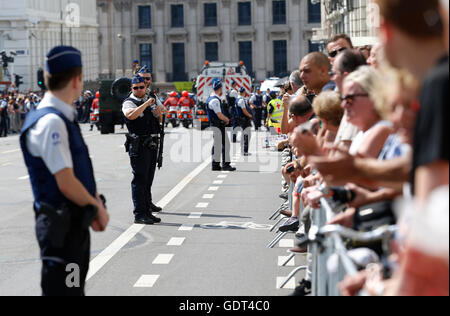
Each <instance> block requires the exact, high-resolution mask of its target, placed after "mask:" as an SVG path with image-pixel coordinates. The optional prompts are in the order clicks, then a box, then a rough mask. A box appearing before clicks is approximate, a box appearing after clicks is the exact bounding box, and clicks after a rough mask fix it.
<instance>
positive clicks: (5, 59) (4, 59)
mask: <svg viewBox="0 0 450 316" xmlns="http://www.w3.org/2000/svg"><path fill="white" fill-rule="evenodd" d="M12 54H13V53H12ZM14 55H15V53H14ZM0 56H1V57H2V63H3V67H4V68H6V67H8V64H9V63H13V62H14V58H13V57H10V56H8V55H6V51H4V50H2V51H1V52H0Z"/></svg>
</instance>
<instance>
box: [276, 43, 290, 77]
mask: <svg viewBox="0 0 450 316" xmlns="http://www.w3.org/2000/svg"><path fill="white" fill-rule="evenodd" d="M273 65H274V69H273V70H274V72H275V76H277V77H284V76H285V75H286V74H287V72H288V70H287V41H274V42H273Z"/></svg>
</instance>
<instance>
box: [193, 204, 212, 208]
mask: <svg viewBox="0 0 450 316" xmlns="http://www.w3.org/2000/svg"><path fill="white" fill-rule="evenodd" d="M208 205H209V203H198V204H197V206H196V207H195V208H207V207H208Z"/></svg>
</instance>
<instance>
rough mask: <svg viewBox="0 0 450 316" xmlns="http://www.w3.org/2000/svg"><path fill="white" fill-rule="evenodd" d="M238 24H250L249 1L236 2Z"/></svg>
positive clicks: (250, 6) (250, 11) (250, 8)
mask: <svg viewBox="0 0 450 316" xmlns="http://www.w3.org/2000/svg"><path fill="white" fill-rule="evenodd" d="M238 25H252V4H251V2H238Z"/></svg>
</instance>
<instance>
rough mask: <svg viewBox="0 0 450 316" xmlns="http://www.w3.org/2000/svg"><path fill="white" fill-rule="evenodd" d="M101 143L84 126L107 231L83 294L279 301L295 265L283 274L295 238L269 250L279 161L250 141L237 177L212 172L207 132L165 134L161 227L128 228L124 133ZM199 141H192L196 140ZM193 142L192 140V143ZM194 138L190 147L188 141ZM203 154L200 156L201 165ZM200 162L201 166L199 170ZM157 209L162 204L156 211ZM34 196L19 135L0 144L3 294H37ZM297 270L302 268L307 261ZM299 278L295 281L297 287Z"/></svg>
mask: <svg viewBox="0 0 450 316" xmlns="http://www.w3.org/2000/svg"><path fill="white" fill-rule="evenodd" d="M117 132H118V134H115V135H107V136H105V135H100V134H99V133H98V132H90V131H88V129H87V126H83V133H84V136H85V139H86V142H87V144H88V146H89V148H90V153H91V156H92V159H93V162H94V169H95V171H96V179H97V182H98V187H99V191H100V192H101V193H103V194H105V196H106V197H107V200H108V208H109V212H110V214H111V223H110V226H109V227H108V229H107V231H106V232H105V233H102V234H98V233H92V247H91V250H92V252H91V267H90V275H89V280H88V282H87V288H86V290H87V294H88V295H94V296H95V295H157V296H160V295H161V296H172V295H177V296H216V295H220V296H222V295H223V296H284V295H289V294H290V293H291V290H290V289H289V288H293V286H294V285H295V281H293V282H291V283H290V284H289V285H288V286H287V288H288V289H282V290H280V289H278V288H277V284H279V282H280V281H279V279H280V278H282V277H284V276H286V275H288V274H289V272H290V271H291V269H292V267H279V261H280V260H281V259H282V258H280V257H284V256H287V255H288V254H287V253H286V250H287V249H288V247H290V246H292V245H293V243H294V238H293V235H291V236H289V237H288V238H287V239H286V240H283V241H282V242H281V243H280V244H279V245H277V247H275V248H274V249H267V248H266V246H267V244H268V243H269V241H270V240H271V239H273V237H274V236H275V235H274V234H273V233H270V232H269V231H268V229H269V228H270V225H272V224H273V222H271V221H268V220H267V218H268V217H269V215H270V214H271V213H272V212H273V211H274V210H275V209H276V208H277V207H278V206H279V204H280V202H281V201H280V200H278V198H277V195H278V194H279V191H280V175H279V172H278V171H277V170H279V166H278V164H279V160H280V159H279V155H278V153H275V152H270V151H267V150H265V149H262V139H263V137H264V135H265V134H263V133H259V134H256V137H253V139H252V147H251V151H252V152H253V155H252V156H251V157H249V158H244V157H241V156H240V154H239V152H240V150H239V144H236V145H234V146H233V148H232V153H233V154H232V156H233V159H234V161H235V164H236V167H237V168H238V172H236V173H217V172H216V173H213V172H212V171H211V170H210V164H209V163H208V161H207V159H208V158H209V153H210V148H211V146H210V143H211V134H210V133H209V132H203V133H200V132H193V131H192V130H190V131H187V130H185V129H183V128H178V129H169V130H168V135H167V141H166V153H165V163H164V168H163V169H162V170H161V171H159V172H157V176H156V179H155V184H154V187H153V194H154V201H155V202H159V204H161V205H163V206H165V208H164V212H163V213H162V214H161V218H162V219H163V222H162V223H161V224H159V225H155V226H141V225H133V216H132V202H131V189H130V182H131V169H130V167H129V158H128V156H127V154H126V153H125V152H124V149H123V143H124V136H123V133H124V131H121V130H118V131H117ZM193 133H196V134H193ZM193 135H195V137H193ZM193 139H195V141H194V140H193ZM202 156H203V157H202ZM205 161H206V162H205ZM157 204H158V203H157ZM31 205H32V194H31V189H30V184H29V179H28V177H27V171H26V169H25V166H24V163H23V159H22V155H21V152H20V151H19V144H18V136H12V137H9V138H2V139H0V295H39V294H40V288H39V279H40V260H39V249H38V246H37V242H36V239H35V235H34V218H33V213H32V210H31ZM295 260H296V262H295V264H296V265H297V264H300V263H303V262H304V257H303V256H298V257H296V258H295ZM300 277H301V274H299V275H298V276H297V281H298V280H299V278H300Z"/></svg>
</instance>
